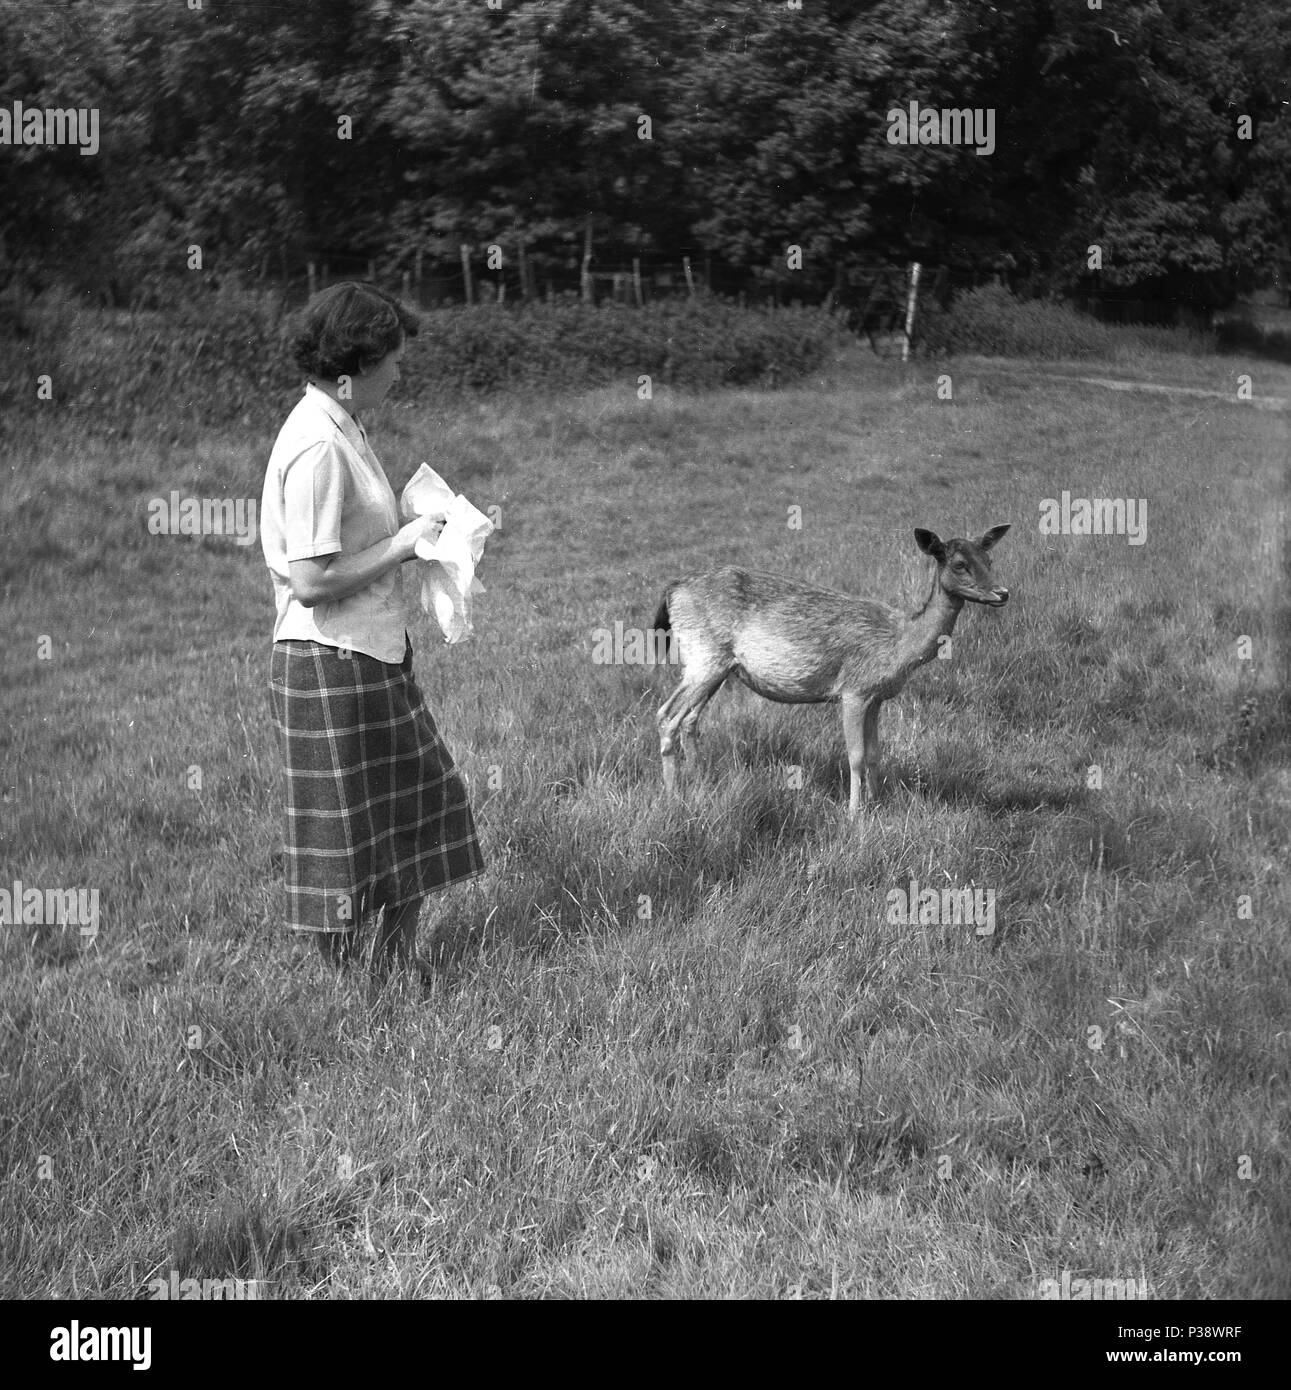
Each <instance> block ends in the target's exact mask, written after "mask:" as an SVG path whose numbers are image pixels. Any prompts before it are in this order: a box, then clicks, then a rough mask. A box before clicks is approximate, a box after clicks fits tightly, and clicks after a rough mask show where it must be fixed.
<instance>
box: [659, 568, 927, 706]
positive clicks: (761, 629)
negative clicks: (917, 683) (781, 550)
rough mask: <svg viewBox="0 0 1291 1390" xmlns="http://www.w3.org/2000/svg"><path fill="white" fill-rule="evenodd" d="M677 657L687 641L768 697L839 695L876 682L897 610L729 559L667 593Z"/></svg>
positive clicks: (886, 660)
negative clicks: (678, 643) (730, 562)
mask: <svg viewBox="0 0 1291 1390" xmlns="http://www.w3.org/2000/svg"><path fill="white" fill-rule="evenodd" d="M669 605H670V610H671V613H672V621H673V625H674V627H675V628H676V629H677V630H678V632H679V634H680V637H681V651H682V656H683V659H686V660H689V658H688V657H687V647H688V645H689V646H691V647H692V648H695V649H696V650H699V649H701V648H702V650H703V653H704V657H705V659H706V660H716V659H718V658H719V656H720V658H721V659H724V660H726V661H729V662H730V663H732V664H733V665H734V666H735V668H736V669H735V672H734V674H736V675H738V676H739V677H740V679H742V680H743V681H744V682H745V684H746V685H748V686H750V687H751V688H752V689H753V690H756V691H757V692H758V694H760V695H765V696H766V697H767V698H768V699H772V700H784V701H788V702H790V703H802V702H807V701H817V700H833V699H837V698H838V696H839V695H840V694H841V693H842V691H843V689H844V688H846V689H852V690H855V689H862V688H866V687H870V686H876V685H879V684H881V683H882V682H883V681H884V679H885V678H886V677H887V675H888V674H889V673H890V672H891V669H892V660H893V653H894V651H895V645H896V638H897V631H898V625H899V624H900V622H901V621H902V615H901V614H900V613H899V612H898V611H897V610H896V609H894V608H891V607H890V606H889V605H887V604H885V603H880V602H878V601H877V600H875V599H860V598H854V597H852V596H851V595H850V594H844V593H840V592H839V591H838V590H836V589H826V588H823V587H821V586H820V585H816V584H805V583H803V582H802V581H800V580H796V579H790V578H787V577H786V576H784V575H777V574H768V573H766V572H765V571H760V570H746V569H741V568H738V567H736V566H733V565H728V566H726V567H724V568H722V569H718V570H711V571H709V572H708V573H707V574H702V575H697V576H695V577H694V578H692V579H688V580H685V581H683V583H681V584H679V585H677V586H676V588H675V589H674V590H673V592H672V594H671V596H670V599H669Z"/></svg>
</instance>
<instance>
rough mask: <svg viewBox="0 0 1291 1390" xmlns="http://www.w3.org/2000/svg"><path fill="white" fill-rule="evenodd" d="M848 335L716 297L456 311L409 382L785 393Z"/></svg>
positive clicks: (428, 344)
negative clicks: (743, 388)
mask: <svg viewBox="0 0 1291 1390" xmlns="http://www.w3.org/2000/svg"><path fill="white" fill-rule="evenodd" d="M841 332H842V330H841V329H840V327H839V325H838V323H837V321H836V320H834V319H832V318H831V317H830V316H829V315H828V314H826V313H825V312H823V311H822V310H819V309H798V308H793V309H770V308H766V309H763V308H740V307H738V306H737V305H734V304H731V303H729V302H726V301H723V300H718V299H712V298H707V297H703V298H698V299H684V300H663V301H660V302H658V303H655V304H650V305H647V306H646V307H644V308H641V309H638V308H635V307H630V306H627V305H621V304H606V305H602V306H600V307H593V306H592V305H589V304H583V303H581V302H580V301H578V300H557V301H555V302H553V303H551V304H522V305H518V306H516V307H514V308H512V307H506V308H502V307H498V306H493V305H488V306H480V307H456V308H450V309H441V310H437V311H435V312H432V313H428V314H427V315H426V316H425V319H424V320H423V323H422V332H421V335H420V337H418V338H416V339H415V340H413V341H412V342H411V343H409V345H408V351H407V353H406V354H405V357H404V376H405V378H407V379H408V380H409V381H410V382H411V383H412V384H414V385H426V386H431V387H440V388H442V387H449V388H452V389H460V390H470V391H498V390H506V389H514V388H525V389H529V388H535V387H546V388H550V389H553V390H558V389H564V388H578V387H583V386H598V385H604V384H607V383H609V382H613V381H627V382H630V383H631V384H632V385H633V386H634V387H635V385H636V381H637V377H638V376H649V377H650V378H651V380H652V381H653V382H655V383H665V384H668V385H675V386H688V387H696V388H701V387H712V386H735V385H747V384H749V383H753V382H759V383H763V384H775V383H776V382H779V381H789V380H792V379H794V378H796V377H800V376H802V375H803V374H804V373H807V372H810V371H813V370H815V369H816V368H817V367H819V366H820V365H821V364H822V363H823V362H824V361H825V360H826V359H827V358H828V357H829V356H830V355H831V353H832V352H833V351H834V350H835V348H836V347H837V346H838V345H839V343H840V342H841Z"/></svg>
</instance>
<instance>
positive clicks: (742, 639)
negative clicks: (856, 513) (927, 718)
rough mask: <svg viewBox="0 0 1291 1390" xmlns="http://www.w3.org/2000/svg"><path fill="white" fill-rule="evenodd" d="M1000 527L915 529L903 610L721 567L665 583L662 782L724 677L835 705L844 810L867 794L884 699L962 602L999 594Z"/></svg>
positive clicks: (994, 600)
mask: <svg viewBox="0 0 1291 1390" xmlns="http://www.w3.org/2000/svg"><path fill="white" fill-rule="evenodd" d="M1008 529H1009V528H1008V526H1007V525H1004V526H992V527H991V529H990V530H989V531H987V532H986V533H985V535H983V536H982V538H981V539H980V540H977V541H970V540H964V539H963V538H961V537H956V538H954V539H952V540H948V541H942V540H941V539H940V538H939V537H938V536H937V535H936V533H935V532H932V531H925V530H923V529H922V528H919V527H916V528H915V533H914V538H915V541H916V543H917V544H918V546H919V549H920V550H922V551H923V552H924V554H925V555H931V556H932V558H933V559H934V560H935V561H936V562H937V570H936V573H935V574H934V575H933V580H932V591H931V593H929V595H928V600H927V602H926V603H925V604H924V605H923V607H922V608H920V609H919V610H918V611H917V612H915V613H912V614H910V615H909V616H907V615H906V614H905V613H903V612H901V611H900V610H899V609H896V608H892V607H890V606H889V605H888V604H886V603H881V602H879V601H878V600H877V599H863V598H853V597H851V595H849V594H843V593H839V592H838V591H837V590H834V589H822V588H818V587H816V586H815V585H813V584H802V583H799V582H798V581H797V580H794V579H786V578H783V577H782V576H780V575H775V574H765V573H761V572H759V571H756V570H745V569H737V568H736V567H734V566H731V565H728V566H726V567H725V568H723V569H717V570H710V571H709V572H708V573H706V574H701V575H698V576H696V577H695V578H693V579H684V580H680V581H677V582H674V583H672V584H669V585H668V587H667V588H666V589H665V590H664V593H663V598H662V600H661V601H660V604H659V612H658V614H657V616H656V617H655V627H656V629H659V628H662V629H664V630H671V632H672V634H673V636H672V637H671V638H670V639H669V640H670V642H673V643H675V644H676V647H677V649H678V650H679V654H680V658H681V662H682V677H681V684H680V685H679V686H678V687H677V688H676V690H674V691H673V692H672V694H671V695H670V696H669V697H668V699H667V700H666V701H665V702H664V704H663V706H662V707H661V708H660V710H659V717H658V718H659V753H660V756H661V757H662V759H663V780H664V785H665V787H666V788H667V789H668V790H669V791H675V790H676V789H677V763H678V762H679V761H681V760H682V759H684V757H685V753H684V750H683V735H685V736H688V737H691V738H693V737H695V736H696V725H697V724H698V722H699V717H700V715H701V714H703V712H704V707H705V706H706V705H707V704H708V702H709V700H711V699H712V698H713V696H714V695H715V694H716V693H717V691H718V690H719V688H720V687H721V685H722V683H723V682H724V681H725V680H726V679H727V678H728V677H730V676H734V677H735V678H736V679H737V680H739V681H742V682H743V683H744V684H745V685H747V686H748V687H749V689H750V690H753V691H756V692H757V694H759V695H763V696H765V697H766V698H767V699H768V700H776V701H778V702H780V703H782V704H790V705H806V704H824V703H834V702H838V701H841V702H842V706H843V734H844V737H845V738H846V740H847V761H848V765H849V767H850V769H851V774H852V786H851V798H850V801H849V803H848V812H849V814H850V815H853V816H854V815H855V814H856V813H857V811H858V810H859V809H860V805H861V801H862V799H865V800H872V799H873V798H875V797H876V796H877V795H878V780H879V710H880V709H881V708H882V705H883V702H884V700H891V699H893V698H894V697H895V696H896V695H897V694H899V692H900V691H901V688H902V687H903V686H904V685H905V683H906V681H907V680H909V678H910V675H911V673H912V672H914V671H915V670H917V669H918V668H919V667H920V666H922V665H923V664H924V663H925V662H927V661H930V660H931V659H932V658H933V657H934V656H935V655H936V654H937V651H938V650H939V647H940V639H941V638H943V637H947V636H949V635H950V632H951V630H952V628H954V626H955V620H956V618H958V617H959V610H960V609H961V608H962V607H963V606H964V604H965V603H966V602H967V603H984V604H988V605H989V606H991V607H993V608H998V607H999V606H1000V605H1001V604H1004V603H1007V602H1008V597H1009V591H1008V590H1007V589H1003V588H1000V587H998V586H997V585H996V584H995V583H994V581H993V580H992V578H991V562H990V558H989V552H990V550H991V549H992V548H993V547H994V546H995V544H996V543H997V542H998V541H999V539H1000V537H1001V536H1003V535H1004V533H1005V532H1006V531H1007V530H1008ZM862 784H863V785H864V795H863V796H862Z"/></svg>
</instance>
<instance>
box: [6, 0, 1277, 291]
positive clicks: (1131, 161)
mask: <svg viewBox="0 0 1291 1390" xmlns="http://www.w3.org/2000/svg"><path fill="white" fill-rule="evenodd" d="M0 77H2V79H3V80H2V81H0V107H2V108H3V109H5V110H6V111H12V110H13V109H14V104H15V103H18V102H20V103H21V104H22V106H23V107H24V108H27V109H28V110H39V109H42V108H44V109H59V110H66V109H68V108H78V109H89V108H92V109H93V110H95V111H97V112H98V117H97V120H98V126H97V132H96V134H97V148H96V150H95V152H94V154H93V156H92V157H86V156H85V155H82V154H81V153H80V152H79V151H78V150H77V149H76V148H74V147H71V146H64V145H57V144H53V143H45V144H41V143H23V142H22V141H21V139H20V138H19V136H18V132H19V130H20V129H21V127H20V126H16V125H15V121H14V120H13V119H9V120H8V121H6V120H4V119H0V280H8V281H9V282H13V281H15V280H17V281H19V282H22V283H26V284H28V285H30V286H34V287H37V288H39V287H41V286H44V285H48V284H52V283H60V282H61V283H65V284H68V285H69V286H71V287H73V288H77V289H89V288H101V287H103V286H108V287H110V290H111V294H112V296H113V297H116V298H129V297H130V296H132V295H133V294H134V293H135V292H136V291H137V290H138V288H139V287H140V286H141V285H149V284H152V285H161V284H164V283H165V282H167V281H169V280H174V281H182V280H183V279H184V277H185V276H186V275H188V276H190V277H191V274H192V272H193V270H195V269H197V268H199V267H200V269H201V270H202V272H203V273H204V274H206V275H217V276H218V275H223V274H228V273H231V272H233V273H236V274H238V275H240V276H252V277H254V276H272V277H275V278H282V277H284V276H294V275H299V274H300V273H301V271H302V269H303V265H304V261H305V259H306V258H310V257H324V258H325V257H326V256H327V255H328V254H329V252H331V253H335V254H337V255H338V256H339V255H342V254H343V255H345V256H347V257H350V258H352V259H357V260H360V261H361V260H370V261H372V262H373V263H374V264H375V265H376V266H377V267H378V269H379V273H381V274H382V275H387V276H397V275H398V274H399V273H401V272H406V271H411V270H412V269H413V266H414V263H415V264H416V266H417V268H418V270H419V271H420V270H421V269H422V268H423V266H424V267H425V268H427V273H430V270H429V268H430V267H432V266H433V267H440V268H442V270H441V273H442V274H445V275H449V274H452V273H454V272H455V270H456V268H457V265H458V261H459V256H460V249H461V247H462V246H463V245H466V246H470V247H472V248H474V249H476V250H477V251H478V252H479V253H480V254H481V255H483V254H485V252H486V249H487V248H489V247H495V248H498V249H499V252H500V254H501V255H502V256H504V257H507V258H515V257H518V256H519V254H520V252H521V249H523V253H524V257H525V275H524V277H523V278H522V280H521V283H522V284H528V283H530V282H533V283H536V282H537V280H538V279H540V278H541V277H542V276H543V275H544V274H550V273H552V272H555V271H559V272H560V273H561V274H562V275H567V274H568V273H569V272H570V271H571V270H573V269H576V268H578V267H580V266H581V267H583V268H584V269H585V268H586V265H587V263H588V260H589V258H591V259H593V260H597V261H600V262H604V263H611V262H613V263H620V264H622V263H629V262H630V261H631V259H632V258H633V257H646V258H651V257H653V258H659V257H661V256H668V257H674V258H679V257H680V255H681V254H682V253H683V252H684V253H687V254H693V255H695V256H697V257H707V258H709V259H710V261H712V262H714V263H716V264H718V265H720V266H721V267H723V269H724V270H725V271H727V272H728V273H732V274H735V275H736V276H737V277H738V276H744V277H747V278H748V280H749V281H750V282H755V281H764V282H765V281H770V282H773V283H775V282H781V283H784V284H786V285H789V286H791V287H792V288H793V290H794V292H795V293H800V294H801V295H802V296H803V297H804V298H810V297H812V296H816V295H822V296H823V295H824V294H826V293H827V292H828V291H829V290H830V289H831V288H837V287H838V286H839V285H840V284H841V283H843V282H844V281H845V280H846V278H847V276H848V273H849V269H850V268H851V267H854V266H859V265H862V264H867V263H869V264H872V263H873V262H874V261H875V260H884V261H893V262H901V263H904V262H906V261H909V260H920V261H923V262H925V263H930V264H934V265H938V266H947V267H952V268H961V269H971V270H974V271H980V270H982V269H983V268H996V269H999V270H1001V271H1007V272H1008V274H1009V276H1010V278H1011V279H1012V280H1014V281H1015V282H1018V281H1020V282H1022V283H1024V284H1026V285H1028V286H1030V287H1032V288H1033V289H1035V290H1037V291H1040V292H1053V293H1080V294H1091V293H1105V292H1117V291H1121V292H1125V293H1127V294H1128V293H1133V294H1134V295H1135V296H1136V297H1139V298H1144V297H1151V296H1154V295H1159V296H1163V297H1177V298H1184V299H1191V300H1193V301H1195V302H1197V303H1200V304H1205V305H1219V304H1223V303H1226V302H1228V301H1229V300H1231V298H1232V297H1233V295H1234V294H1236V293H1239V292H1241V291H1242V290H1244V289H1247V288H1250V287H1251V286H1253V285H1255V284H1257V283H1261V282H1263V281H1267V280H1268V279H1269V278H1271V277H1273V276H1275V275H1277V274H1279V273H1281V272H1282V271H1283V269H1284V268H1285V267H1286V266H1287V263H1288V262H1289V261H1291V215H1289V214H1291V197H1289V196H1288V181H1289V179H1291V175H1289V174H1288V170H1289V169H1291V115H1289V114H1288V113H1289V112H1291V105H1289V104H1288V103H1289V102H1291V12H1288V11H1287V8H1286V4H1285V0H668V3H667V4H660V3H659V2H658V0H311V3H310V4H307V5H288V4H280V3H269V0H264V2H263V3H262V2H261V0H155V2H154V3H142V4H141V3H120V2H118V0H62V2H61V3H60V4H58V5H56V6H52V5H48V4H44V3H39V4H27V3H23V0H14V2H13V3H9V4H7V5H6V7H5V8H4V9H3V10H0ZM920 113H922V116H923V117H925V118H928V124H927V125H926V126H925V127H923V129H922V136H923V137H931V138H916V137H917V136H918V135H919V132H920V127H921V120H920ZM929 113H931V114H929ZM898 115H900V116H901V118H902V119H901V120H898V119H897V116H898ZM974 115H976V118H977V123H976V125H974V119H973V118H974ZM947 117H949V119H947ZM988 121H989V129H990V146H991V148H990V149H989V151H988V150H987V149H986V148H985V144H984V143H983V141H982V140H980V139H979V140H978V141H977V143H976V144H975V143H973V139H972V132H973V131H974V130H976V131H977V132H978V134H979V135H980V134H981V132H982V131H983V129H985V128H986V124H987V122H988ZM6 128H7V129H8V133H9V141H8V143H5V142H4V137H5V133H6ZM965 131H967V132H969V134H968V135H967V136H966V135H965V134H964V132H965ZM903 132H904V134H903ZM947 132H949V134H947ZM956 133H958V136H959V138H955V137H956ZM194 248H196V254H194ZM495 254H496V253H495ZM513 263H514V261H513Z"/></svg>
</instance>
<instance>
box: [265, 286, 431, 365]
mask: <svg viewBox="0 0 1291 1390" xmlns="http://www.w3.org/2000/svg"><path fill="white" fill-rule="evenodd" d="M420 323H421V321H420V320H419V319H418V317H417V315H416V314H414V313H413V311H412V310H411V309H409V308H407V306H406V305H403V304H401V303H400V302H399V301H398V300H397V299H396V298H395V297H394V295H392V294H387V293H386V292H385V290H382V289H378V288H377V286H376V285H369V284H365V283H361V282H360V281H358V280H345V281H342V283H341V284H339V285H329V286H328V287H327V288H326V289H325V290H320V291H319V293H318V294H316V295H315V296H314V297H313V299H311V300H310V301H309V303H308V304H306V305H305V307H304V309H303V310H301V314H300V318H299V320H298V321H297V325H296V331H295V333H294V334H293V335H292V339H291V357H292V361H293V362H295V364H296V366H298V367H299V368H300V370H301V371H302V372H304V373H305V374H306V376H316V377H322V378H323V380H324V381H336V380H337V379H338V378H339V377H342V376H356V375H357V374H358V373H360V372H366V371H370V370H371V369H372V368H373V367H375V366H376V364H377V363H378V362H380V361H381V359H382V358H383V357H384V356H385V355H386V354H387V353H390V352H393V351H394V350H395V348H397V347H398V346H399V344H400V343H401V342H402V341H403V339H404V337H405V335H406V336H407V337H409V338H415V337H416V336H417V330H418V328H419V327H420Z"/></svg>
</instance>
